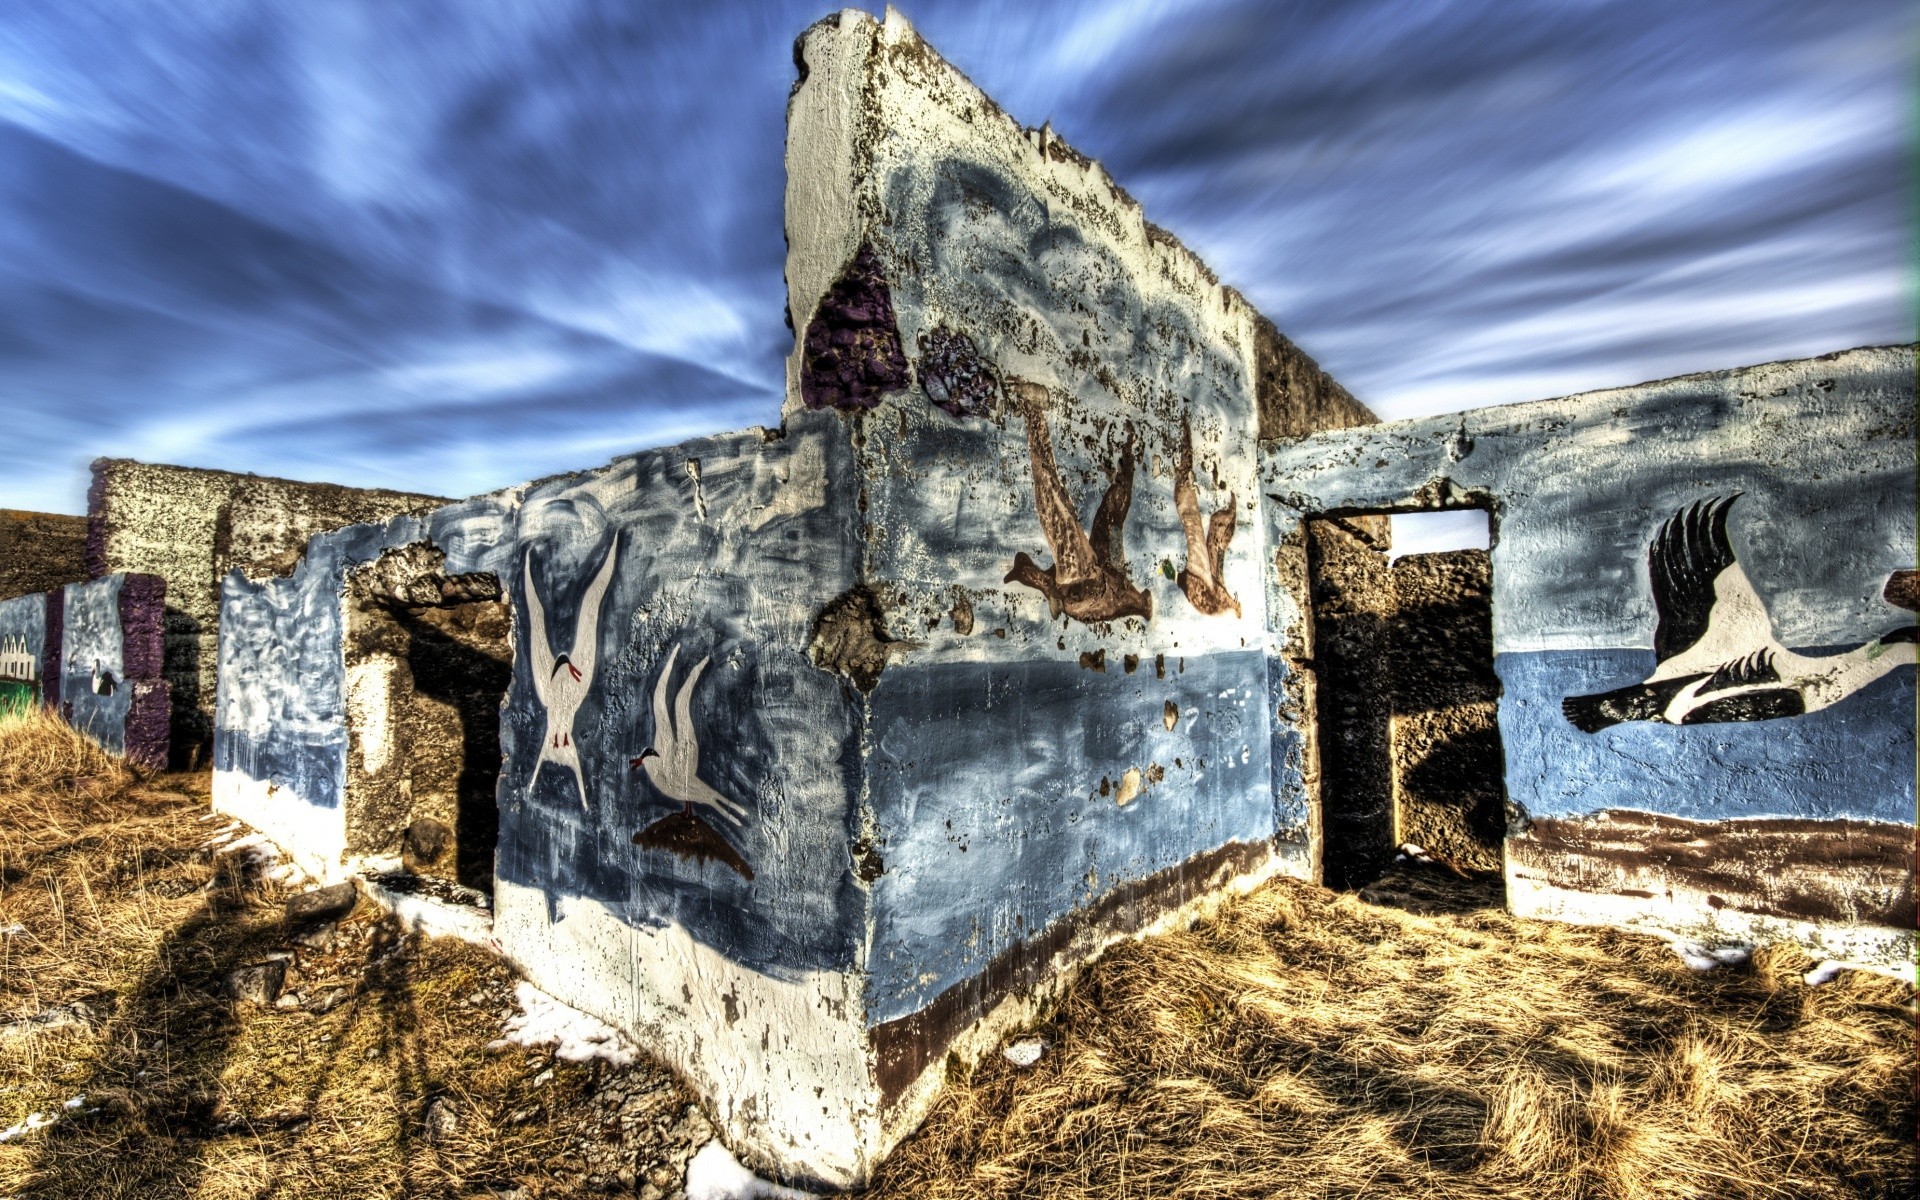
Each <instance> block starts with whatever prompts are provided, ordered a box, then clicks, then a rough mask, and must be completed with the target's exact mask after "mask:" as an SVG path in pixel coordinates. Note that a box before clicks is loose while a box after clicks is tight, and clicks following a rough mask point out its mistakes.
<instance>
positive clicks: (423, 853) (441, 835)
mask: <svg viewBox="0 0 1920 1200" xmlns="http://www.w3.org/2000/svg"><path fill="white" fill-rule="evenodd" d="M444 564H445V555H444V554H443V553H442V552H441V551H439V550H438V549H437V548H435V547H433V546H431V545H426V544H423V543H414V544H411V545H407V546H402V547H397V548H395V549H392V550H388V551H387V552H386V553H385V554H383V555H381V556H380V557H379V558H378V559H376V560H375V561H374V562H372V563H369V564H367V565H366V566H364V567H361V568H359V569H358V570H356V571H353V572H351V573H350V574H349V575H348V578H347V598H346V606H347V626H346V636H345V641H344V653H345V656H346V678H347V695H346V702H347V721H348V730H347V732H348V742H347V775H346V795H345V807H346V812H345V814H344V817H345V822H346V849H347V851H348V852H349V853H351V854H356V855H365V856H370V857H381V858H387V859H399V860H401V862H402V863H403V864H404V865H405V866H406V867H407V868H408V869H410V870H412V871H413V872H415V873H417V874H422V875H429V876H434V877H437V878H442V879H448V880H452V881H454V882H457V883H461V884H465V885H466V886H469V887H475V888H480V889H483V890H491V889H492V886H493V851H494V846H495V844H496V842H497V841H498V837H499V817H498V812H497V808H496V802H495V797H494V793H495V787H496V783H497V781H498V779H499V774H500V730H499V724H500V703H501V699H502V698H503V697H504V695H505V694H506V690H507V684H508V682H509V680H510V679H511V676H512V624H511V620H510V618H509V616H508V612H507V607H506V605H505V604H503V603H501V602H500V601H499V600H498V599H497V597H498V595H499V592H500V587H499V583H498V581H497V579H495V577H494V576H493V575H491V574H487V573H476V574H466V575H456V576H448V575H446V574H444V573H442V571H441V569H440V568H441V567H442V566H444ZM470 597H482V598H470Z"/></svg>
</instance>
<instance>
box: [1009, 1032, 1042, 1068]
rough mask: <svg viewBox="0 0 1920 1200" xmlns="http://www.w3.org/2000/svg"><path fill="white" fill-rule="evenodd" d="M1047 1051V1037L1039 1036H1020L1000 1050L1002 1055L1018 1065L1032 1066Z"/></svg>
mask: <svg viewBox="0 0 1920 1200" xmlns="http://www.w3.org/2000/svg"><path fill="white" fill-rule="evenodd" d="M1046 1052H1047V1039H1045V1038H1037V1037H1027V1038H1018V1039H1016V1040H1014V1041H1011V1042H1008V1043H1007V1045H1006V1048H1005V1049H1003V1050H1001V1051H1000V1053H1001V1056H1002V1057H1004V1058H1005V1059H1006V1060H1007V1061H1008V1062H1010V1063H1012V1064H1013V1065H1014V1066H1016V1067H1030V1066H1032V1065H1033V1064H1035V1063H1037V1062H1039V1061H1040V1056H1041V1055H1042V1054H1045V1053H1046Z"/></svg>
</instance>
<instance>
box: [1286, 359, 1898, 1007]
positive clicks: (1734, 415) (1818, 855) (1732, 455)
mask: <svg viewBox="0 0 1920 1200" xmlns="http://www.w3.org/2000/svg"><path fill="white" fill-rule="evenodd" d="M1914 365H1915V362H1914V349H1913V347H1910V346H1909V347H1881V348H1870V349H1860V350H1850V351H1846V352H1843V353H1839V354H1832V355H1826V356H1823V357H1821V358H1816V359H1805V360H1800V361H1795V362H1784V363H1770V364H1766V365H1763V366H1756V367H1747V368H1742V369H1739V370H1732V371H1722V372H1715V373H1711V374H1705V375H1693V376H1685V377H1682V378H1679V379H1671V380H1664V381H1661V382H1658V383H1650V384H1643V385H1640V386H1637V387H1631V388H1619V389H1613V390H1610V391H1605V392H1595V393H1589V394H1587V395H1582V396H1574V397H1569V398H1565V399H1559V400H1546V401H1540V402H1537V403H1533V404H1521V405H1510V406H1506V407H1502V408H1489V409H1479V410H1475V411H1473V412H1469V413H1466V414H1464V415H1463V416H1453V417H1442V418H1432V419H1427V420H1419V421H1402V422H1395V423H1391V424H1385V425H1377V426H1371V427H1368V428H1364V429H1355V430H1348V431H1338V432H1326V433H1320V434H1316V435H1313V436H1310V437H1307V438H1305V439H1302V440H1300V441H1297V442H1294V443H1290V444H1274V445H1270V446H1269V447H1268V448H1267V453H1266V454H1265V455H1264V461H1263V463H1262V466H1261V476H1262V491H1263V492H1264V493H1265V494H1266V495H1267V496H1268V497H1269V503H1268V504H1267V506H1266V508H1265V512H1264V515H1265V518H1266V521H1267V523H1268V536H1269V538H1270V540H1271V541H1272V543H1273V544H1275V545H1276V546H1279V547H1281V548H1282V552H1281V553H1278V554H1276V557H1275V560H1274V569H1273V572H1272V575H1271V577H1270V589H1269V597H1270V601H1271V603H1270V607H1269V619H1270V620H1271V621H1272V623H1273V630H1274V634H1275V636H1276V638H1277V639H1280V640H1282V641H1284V642H1286V643H1287V644H1288V645H1290V646H1291V647H1293V648H1294V652H1295V653H1297V652H1298V651H1299V648H1300V647H1301V645H1302V644H1303V643H1302V636H1301V634H1300V632H1299V630H1300V629H1301V628H1302V627H1303V626H1305V625H1307V624H1310V622H1308V621H1306V620H1305V614H1306V613H1308V612H1309V611H1310V610H1311V607H1312V598H1311V595H1310V587H1309V585H1308V583H1307V578H1306V575H1305V574H1304V573H1303V571H1302V570H1301V569H1300V567H1299V566H1298V564H1297V556H1290V554H1289V552H1287V551H1286V549H1285V548H1286V547H1289V546H1291V545H1293V544H1296V543H1297V542H1298V541H1299V540H1300V539H1302V538H1303V537H1304V536H1305V535H1304V534H1303V533H1302V530H1303V528H1304V527H1305V526H1306V525H1307V524H1308V521H1309V518H1313V517H1341V516H1348V515H1350V514H1355V513H1379V512H1391V511H1417V510H1423V509H1442V508H1463V507H1481V508H1486V509H1488V510H1489V512H1490V513H1491V520H1492V526H1493V533H1494V543H1493V550H1492V553H1491V569H1492V586H1493V591H1494V594H1495V596H1496V597H1497V603H1495V604H1494V605H1493V649H1494V653H1495V657H1494V663H1495V669H1496V671H1497V673H1498V677H1499V685H1500V689H1501V690H1500V695H1499V698H1498V701H1497V704H1498V734H1499V738H1500V741H1501V744H1502V747H1503V750H1502V753H1503V757H1504V761H1505V775H1506V778H1505V788H1506V792H1507V796H1508V799H1509V801H1510V802H1511V804H1512V805H1513V808H1514V815H1515V817H1516V819H1517V825H1516V829H1515V832H1514V833H1513V835H1512V836H1511V837H1510V838H1509V839H1508V841H1507V844H1506V858H1507V863H1506V873H1507V888H1508V897H1509V903H1510V904H1511V906H1512V907H1513V908H1514V909H1515V911H1518V912H1521V913H1524V914H1528V915H1535V916H1548V917H1556V918H1561V919H1567V920H1574V921H1587V922H1600V923H1612V924H1621V925H1628V926H1634V927H1640V928H1647V929H1652V930H1656V931H1661V932H1664V933H1667V934H1669V935H1672V936H1677V937H1686V938H1691V939H1694V940H1700V941H1708V942H1716V941H1717V942H1753V941H1765V940H1777V939H1788V940H1794V941H1799V942H1801V943H1803V944H1805V945H1807V946H1809V947H1810V948H1812V949H1813V950H1814V951H1815V952H1816V953H1821V954H1824V955H1826V956H1827V957H1832V958H1837V959H1846V960H1851V961H1856V962H1860V963H1863V964H1867V965H1874V966H1878V967H1879V968H1880V969H1884V970H1892V971H1899V970H1906V971H1909V972H1910V971H1911V969H1912V961H1913V953H1914V933H1913V924H1914V899H1913V883H1912V853H1913V837H1914V828H1913V823H1914V767H1915V758H1914V721H1913V713H1914V703H1915V695H1914V671H1913V669H1912V665H1913V663H1914V658H1915V653H1914V637H1915V633H1914V625H1913V619H1912V615H1911V611H1910V610H1911V609H1912V608H1914V607H1915V604H1916V595H1915V590H1916V589H1915V588H1914V580H1915V578H1916V576H1915V575H1914V573H1913V571H1914V555H1915V522H1914V510H1915V482H1914V461H1915V460H1914V411H1915V410H1914V405H1915V393H1914ZM1323 686H1324V685H1323ZM1318 700H1319V703H1321V704H1324V703H1326V702H1327V701H1326V697H1325V696H1324V693H1323V694H1322V695H1321V696H1320V697H1319V698H1318ZM1473 703H1474V704H1484V703H1485V699H1484V698H1483V699H1481V700H1478V701H1474V702H1473ZM1311 717H1312V710H1311V709H1309V710H1307V711H1306V712H1305V713H1304V714H1301V715H1299V716H1295V717H1294V718H1293V719H1294V720H1296V721H1301V720H1311ZM1294 736H1295V738H1296V739H1298V738H1299V736H1300V735H1299V734H1297V733H1296V734H1295V735H1294ZM1486 752H1487V751H1486V748H1485V746H1484V740H1483V741H1482V743H1481V748H1480V749H1479V750H1474V751H1472V753H1476V754H1484V753H1486ZM1280 778H1281V782H1282V785H1283V793H1282V796H1281V803H1282V805H1283V806H1285V805H1286V804H1288V803H1289V800H1288V799H1287V797H1286V794H1285V793H1286V791H1288V790H1290V791H1291V792H1292V794H1293V799H1292V801H1291V802H1292V803H1297V804H1300V805H1303V806H1307V807H1312V806H1314V805H1316V804H1317V803H1318V802H1319V799H1320V797H1319V795H1318V793H1317V791H1315V790H1312V789H1313V785H1315V784H1318V785H1320V786H1324V780H1313V779H1311V778H1310V777H1309V776H1307V775H1305V774H1304V773H1302V774H1299V775H1296V776H1293V777H1291V778H1287V777H1284V776H1282V777H1280ZM1479 819H1480V820H1481V821H1482V822H1485V821H1486V820H1487V819H1488V818H1487V817H1486V816H1485V815H1484V811H1483V816H1482V817H1481V818H1479Z"/></svg>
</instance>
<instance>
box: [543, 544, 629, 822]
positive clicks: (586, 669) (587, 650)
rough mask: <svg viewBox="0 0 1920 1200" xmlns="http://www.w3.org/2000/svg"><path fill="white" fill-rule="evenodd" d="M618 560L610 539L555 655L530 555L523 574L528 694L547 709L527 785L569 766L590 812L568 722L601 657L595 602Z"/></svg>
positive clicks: (601, 597)
mask: <svg viewBox="0 0 1920 1200" xmlns="http://www.w3.org/2000/svg"><path fill="white" fill-rule="evenodd" d="M619 556H620V539H619V538H618V537H615V538H614V542H613V545H612V546H610V547H608V549H607V556H606V558H604V559H602V560H601V562H600V569H599V571H597V572H595V574H594V577H593V581H592V582H591V583H589V584H587V590H586V593H585V594H584V595H583V596H581V598H580V615H579V616H578V617H577V618H576V619H575V622H574V627H573V643H572V645H571V646H569V647H568V648H567V651H566V653H564V654H561V655H560V656H558V657H555V656H554V653H553V645H552V643H551V642H549V641H548V640H547V637H548V635H547V613H546V609H545V607H544V606H543V605H542V604H541V603H540V591H539V589H538V588H536V587H534V585H533V555H532V554H528V555H527V558H526V563H525V567H524V571H523V577H524V580H525V584H526V593H527V642H528V645H529V649H530V651H531V653H530V655H529V660H528V661H529V663H530V664H531V666H532V668H533V691H534V695H535V696H537V697H539V700H540V706H541V707H542V708H543V709H544V710H545V711H546V715H547V728H546V732H545V733H544V734H542V735H541V738H540V755H539V757H538V758H536V759H534V763H533V774H532V775H531V776H529V778H528V786H529V787H531V786H532V781H533V780H534V779H538V778H539V777H540V768H541V767H542V766H543V765H545V764H547V763H553V764H554V765H556V766H562V767H568V768H570V769H571V770H572V771H573V780H574V783H575V784H577V785H578V786H579V789H580V806H581V807H582V808H588V809H590V808H591V805H589V804H588V803H587V781H586V779H585V777H584V776H583V775H582V774H581V773H580V753H579V750H578V748H577V747H575V745H574V741H573V721H574V717H575V715H576V714H577V713H579V711H580V704H581V702H582V701H584V700H585V699H586V698H587V691H588V689H590V688H591V687H592V686H593V673H594V666H595V664H596V663H597V662H598V660H599V656H600V604H601V602H602V600H604V599H605V597H606V594H607V587H608V585H609V584H611V583H612V582H613V569H614V560H615V559H617V558H618V557H619Z"/></svg>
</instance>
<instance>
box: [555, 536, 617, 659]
mask: <svg viewBox="0 0 1920 1200" xmlns="http://www.w3.org/2000/svg"><path fill="white" fill-rule="evenodd" d="M619 557H620V539H619V537H617V536H616V537H615V538H614V539H613V545H611V546H609V547H607V556H606V558H604V559H602V560H601V562H600V570H599V571H597V572H595V574H594V576H593V582H592V583H589V584H588V585H587V594H586V595H584V596H582V597H581V598H580V619H579V621H578V622H577V623H576V624H575V625H574V627H573V649H572V650H570V651H569V652H568V653H567V659H568V661H570V662H572V663H573V665H574V666H575V667H576V668H578V669H579V671H580V686H581V688H582V690H584V689H585V688H586V686H587V685H588V684H590V683H592V682H593V667H594V662H595V660H596V659H598V658H599V656H600V602H601V601H602V600H604V599H605V598H606V595H607V585H608V584H610V583H612V582H613V565H614V560H615V559H617V558H619Z"/></svg>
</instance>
